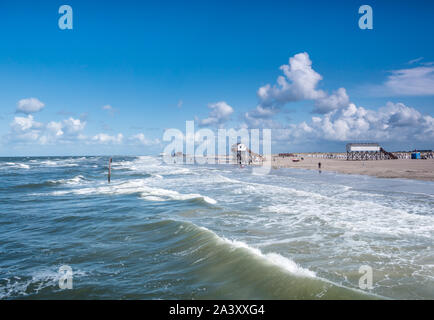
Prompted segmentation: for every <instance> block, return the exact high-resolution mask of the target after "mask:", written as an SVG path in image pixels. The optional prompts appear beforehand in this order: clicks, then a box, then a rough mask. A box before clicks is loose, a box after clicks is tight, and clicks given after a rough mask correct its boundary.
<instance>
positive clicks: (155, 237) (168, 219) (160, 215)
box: [0, 157, 434, 299]
mask: <svg viewBox="0 0 434 320" xmlns="http://www.w3.org/2000/svg"><path fill="white" fill-rule="evenodd" d="M107 163H108V158H106V157H52V158H1V159H0V298H1V299H330V298H332V299H350V298H356V299H365V298H386V299H387V298H392V299H434V241H433V240H434V213H433V211H434V210H433V208H434V183H433V182H423V181H412V180H399V179H395V180H392V179H389V180H387V179H377V178H373V177H368V176H357V175H352V176H351V175H339V174H334V173H327V172H323V173H321V174H319V173H318V172H315V171H305V170H295V169H292V170H291V169H279V170H272V171H271V173H270V174H268V175H265V176H261V175H254V174H252V172H251V170H250V169H249V168H242V169H240V168H238V167H236V166H232V165H205V166H193V165H190V166H188V165H180V164H179V165H176V164H174V165H166V164H163V163H162V162H161V160H160V159H159V158H157V157H114V158H113V172H112V183H111V184H110V185H108V184H107V176H106V175H107ZM62 265H68V266H70V267H71V268H72V270H73V289H71V290H68V289H60V288H59V278H60V277H61V274H60V273H59V272H58V270H59V267H60V266H62ZM361 266H369V267H371V268H372V270H373V288H372V289H368V290H361V289H360V288H359V279H360V277H361V276H362V274H360V273H359V268H360V267H361Z"/></svg>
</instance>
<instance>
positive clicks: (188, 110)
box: [0, 0, 434, 156]
mask: <svg viewBox="0 0 434 320" xmlns="http://www.w3.org/2000/svg"><path fill="white" fill-rule="evenodd" d="M63 4H68V5H70V6H71V7H72V9H73V30H60V29H59V27H58V19H59V17H60V16H61V15H60V14H59V13H58V9H59V7H60V6H61V5H63ZM363 4H369V5H370V6H371V7H372V9H373V15H374V29H373V30H361V29H360V28H359V27H358V20H359V17H360V16H361V15H360V14H359V13H358V8H359V7H360V6H361V5H363ZM0 34H1V41H0V68H1V72H0V88H1V89H0V92H1V94H0V124H1V126H0V156H10V155H20V156H22V155H23V156H25V155H75V154H77V155H82V154H152V153H158V152H161V151H162V149H163V148H164V146H165V144H166V143H164V142H162V141H161V140H162V135H163V132H164V129H166V128H179V129H181V130H185V121H186V120H194V119H196V122H197V124H198V125H201V126H207V127H210V128H212V129H216V128H218V127H226V128H241V127H248V128H264V127H269V128H272V130H273V131H272V137H273V142H274V144H273V152H292V151H294V152H300V151H344V146H345V143H346V142H348V141H374V140H375V141H379V142H381V143H382V144H383V145H384V146H385V147H386V148H388V149H390V150H401V149H414V148H429V149H432V148H434V144H433V141H434V120H433V118H432V117H433V116H434V64H433V63H432V62H433V61H434V42H433V41H432V39H434V3H433V2H427V1H414V0H413V1H399V2H397V1H386V0H384V1H376V2H373V1H371V2H361V1H267V2H264V1H158V2H156V1H155V2H147V1H122V2H114V1H67V2H59V1H49V0H47V1H20V2H16V1H1V3H0ZM290 58H292V60H291V61H292V63H291V61H290V60H289V59H290ZM282 65H286V66H287V71H288V72H287V74H285V72H284V70H283V69H282V70H281V69H279V68H280V67H281V66H282ZM300 73H301V74H300ZM279 76H282V77H283V78H284V80H285V83H286V87H285V88H284V87H282V86H281V85H280V84H279V83H278V82H277V80H276V79H277V78H278V77H279ZM318 77H319V78H318ZM267 85H268V86H269V89H266V90H265V89H264V90H265V91H266V96H261V95H260V94H259V91H260V88H266V87H267ZM340 88H343V90H340V91H339V89H340ZM267 90H268V91H267ZM32 108H33V109H32ZM39 109H40V110H39ZM35 110H38V111H35Z"/></svg>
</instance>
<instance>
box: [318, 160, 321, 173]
mask: <svg viewBox="0 0 434 320" xmlns="http://www.w3.org/2000/svg"><path fill="white" fill-rule="evenodd" d="M318 171H319V173H321V162H318Z"/></svg>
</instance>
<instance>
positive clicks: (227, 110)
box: [198, 101, 234, 126]
mask: <svg viewBox="0 0 434 320" xmlns="http://www.w3.org/2000/svg"><path fill="white" fill-rule="evenodd" d="M208 108H209V109H211V111H210V113H209V115H208V117H207V118H205V119H202V120H200V119H198V122H199V126H212V125H221V124H223V123H224V122H226V121H228V120H229V119H230V117H231V115H232V113H234V109H233V108H232V107H231V106H230V105H228V104H227V103H226V102H225V101H220V102H216V103H210V104H209V105H208Z"/></svg>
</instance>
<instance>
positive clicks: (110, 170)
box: [107, 158, 112, 183]
mask: <svg viewBox="0 0 434 320" xmlns="http://www.w3.org/2000/svg"><path fill="white" fill-rule="evenodd" d="M111 175H112V158H110V160H109V168H108V176H107V179H108V183H110V178H111Z"/></svg>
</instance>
